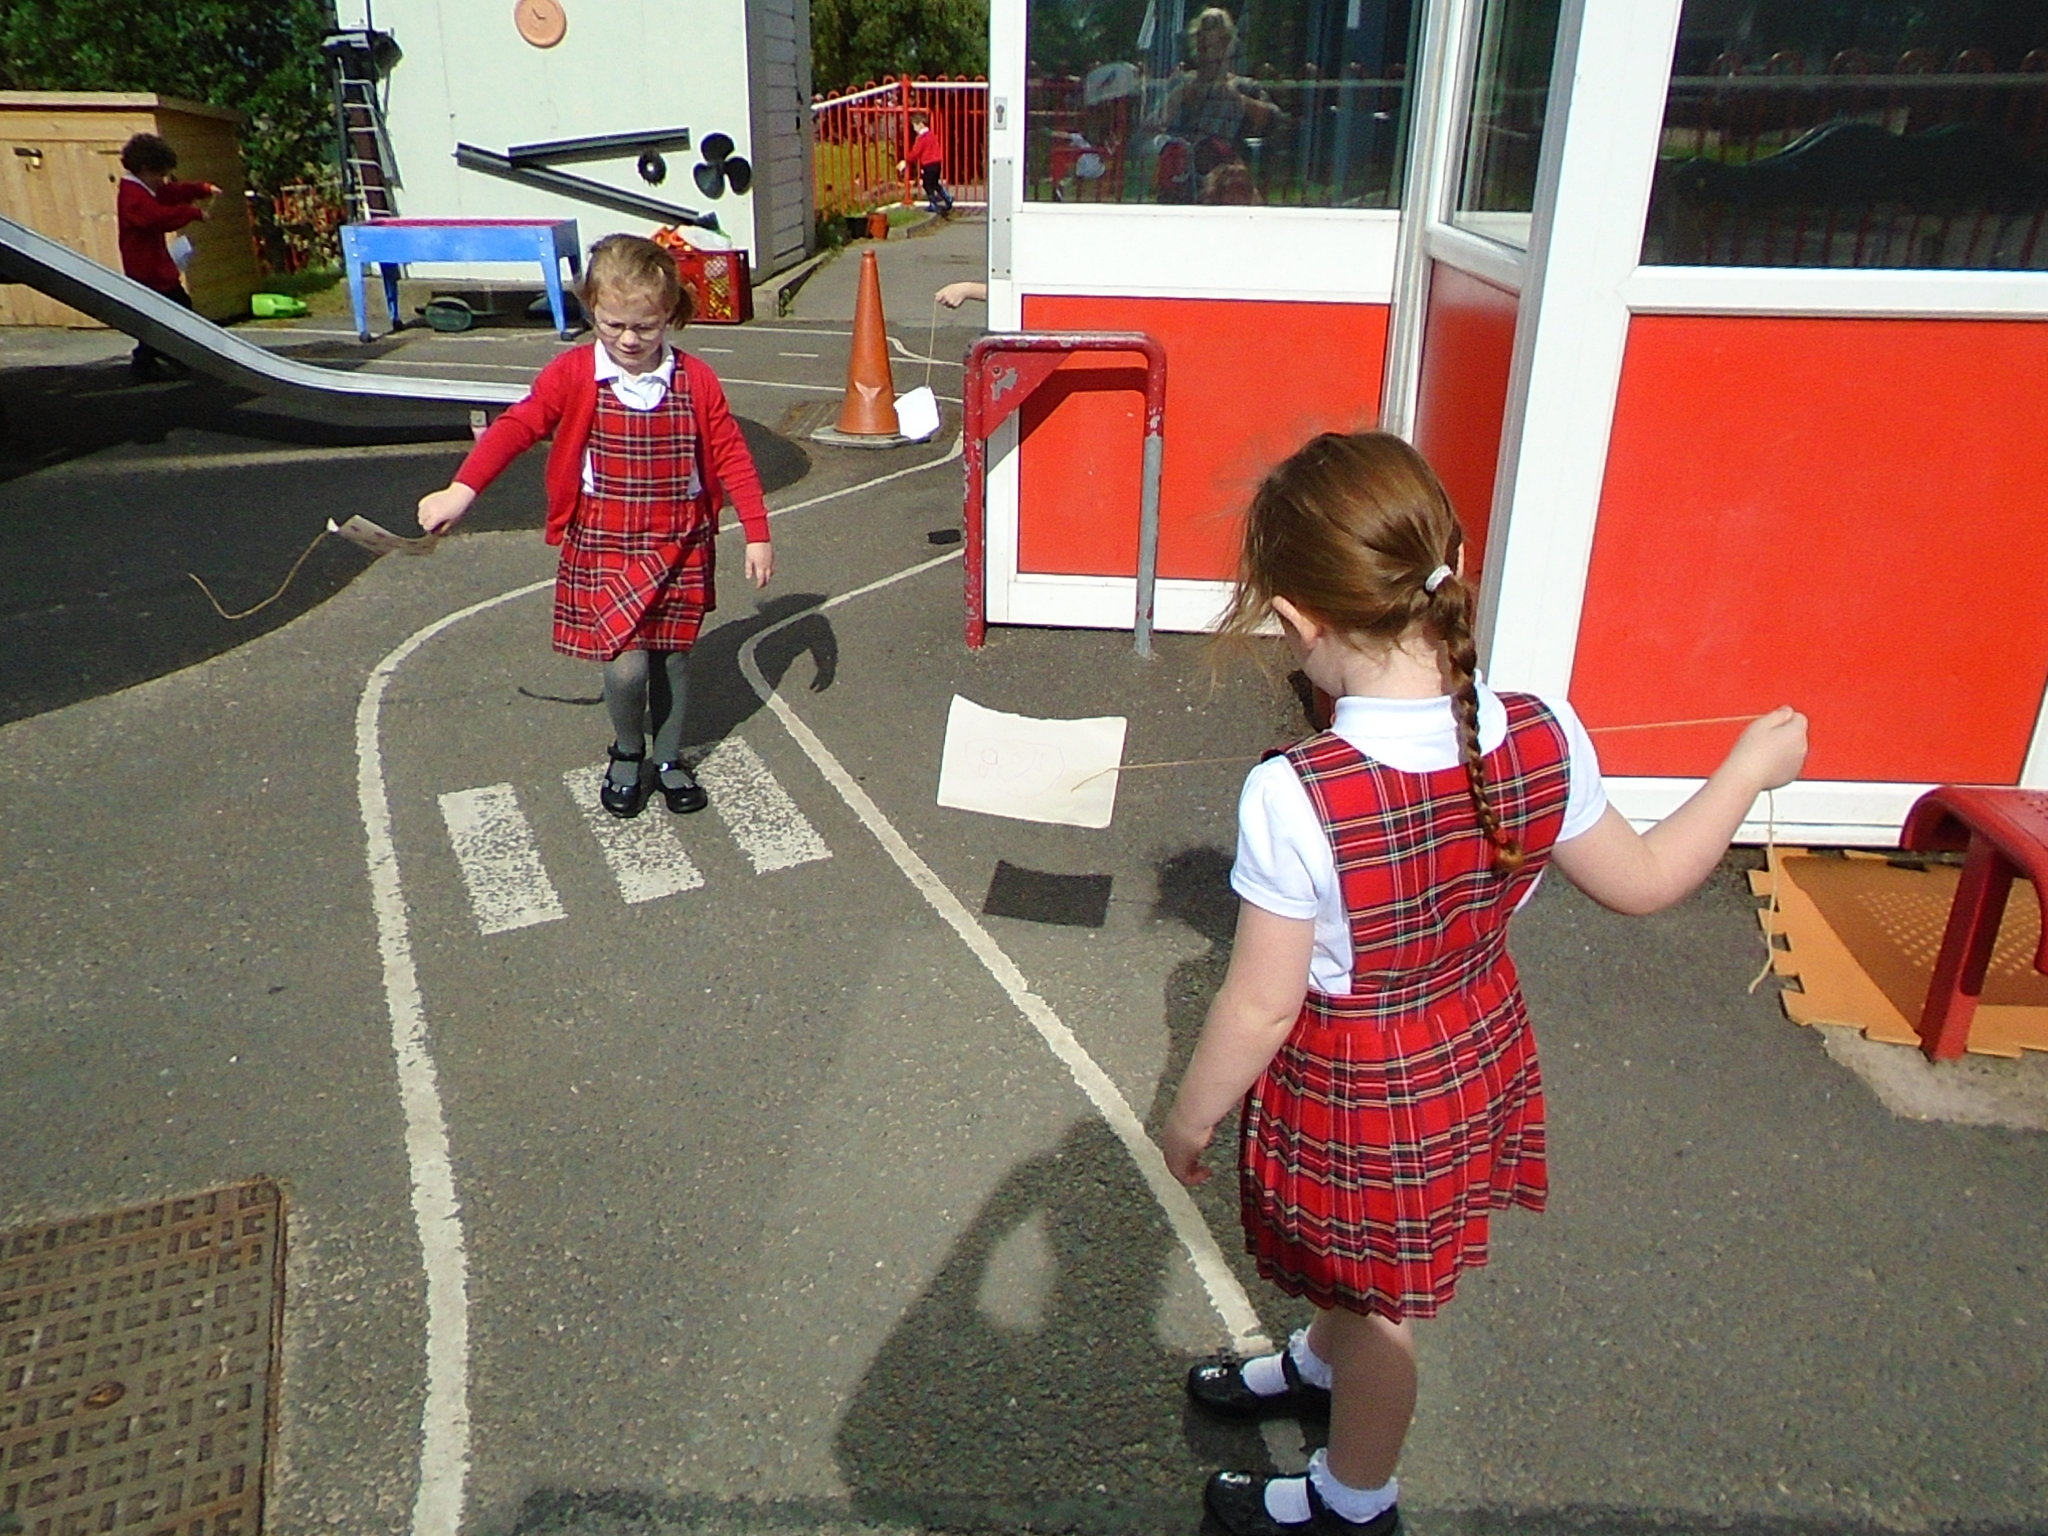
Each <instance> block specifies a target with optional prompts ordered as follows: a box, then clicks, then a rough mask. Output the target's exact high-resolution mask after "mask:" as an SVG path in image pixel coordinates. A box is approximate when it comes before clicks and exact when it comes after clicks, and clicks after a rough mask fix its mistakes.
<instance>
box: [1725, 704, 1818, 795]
mask: <svg viewBox="0 0 2048 1536" xmlns="http://www.w3.org/2000/svg"><path fill="white" fill-rule="evenodd" d="M1805 766H1806V716H1804V715H1802V714H1801V713H1799V711H1798V710H1796V709H1794V708H1793V707H1792V706H1791V705H1789V704H1781V705H1780V706H1779V707H1778V708H1776V709H1774V710H1772V711H1771V712H1770V713H1769V714H1768V715H1759V716H1757V717H1756V719H1754V720H1752V721H1750V722H1749V724H1748V725H1747V726H1745V727H1744V728H1743V732H1742V734H1741V735H1740V736H1739V737H1737V738H1736V741H1735V745H1734V746H1733V747H1732V748H1730V749H1729V752H1728V767H1729V769H1730V770H1731V771H1733V772H1735V773H1738V774H1740V775H1742V776H1743V777H1744V778H1747V779H1749V780H1751V781H1752V782H1753V783H1754V784H1755V785H1756V788H1757V790H1758V791H1759V792H1761V791H1763V790H1767V789H1783V788H1784V787H1785V786H1786V785H1787V784H1790V783H1791V782H1792V781H1793V780H1794V779H1796V778H1798V777H1799V770H1800V769H1801V768H1803V767H1805Z"/></svg>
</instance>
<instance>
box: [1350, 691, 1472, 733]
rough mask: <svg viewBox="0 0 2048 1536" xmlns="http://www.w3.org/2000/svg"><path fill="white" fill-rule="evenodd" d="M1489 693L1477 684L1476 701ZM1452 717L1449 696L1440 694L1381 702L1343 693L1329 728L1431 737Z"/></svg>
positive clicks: (1355, 694)
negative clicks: (1430, 696)
mask: <svg viewBox="0 0 2048 1536" xmlns="http://www.w3.org/2000/svg"><path fill="white" fill-rule="evenodd" d="M1491 692H1492V690H1491V689H1489V688H1488V687H1487V686H1486V684H1485V683H1484V682H1480V683H1479V699H1480V702H1481V703H1482V704H1484V703H1485V702H1486V699H1487V697H1488V695H1489V694H1490V693H1491ZM1450 718H1452V711H1451V696H1450V695H1449V694H1447V693H1440V694H1438V695H1436V697H1434V698H1428V699H1382V698H1374V697H1370V696H1368V695H1365V694H1359V693H1347V694H1345V695H1344V697H1343V698H1341V699H1339V700H1338V701H1337V709H1336V712H1335V714H1334V715H1333V716H1332V717H1331V720H1330V729H1331V730H1333V731H1335V732H1337V734H1338V735H1340V736H1379V737H1388V736H1431V735H1434V734H1436V733H1437V732H1439V731H1441V730H1443V728H1444V723H1445V721H1446V720H1448V719H1450Z"/></svg>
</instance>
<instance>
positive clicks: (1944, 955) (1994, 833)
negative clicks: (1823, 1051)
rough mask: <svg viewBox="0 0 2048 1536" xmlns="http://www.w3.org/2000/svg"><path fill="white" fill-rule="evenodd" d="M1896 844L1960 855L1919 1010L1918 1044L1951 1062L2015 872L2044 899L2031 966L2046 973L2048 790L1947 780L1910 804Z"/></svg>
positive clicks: (1962, 1041)
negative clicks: (1923, 1003) (1951, 898)
mask: <svg viewBox="0 0 2048 1536" xmlns="http://www.w3.org/2000/svg"><path fill="white" fill-rule="evenodd" d="M1899 842H1900V845H1901V846H1902V847H1904V848H1906V849H1907V850H1908V851H1909V852H1913V853H1955V852H1961V853H1962V854H1963V878H1962V882H1961V883H1960V884H1959V885H1957V887H1956V898H1955V901H1954V903H1953V904H1952V905H1951V906H1950V907H1949V910H1948V927H1947V928H1946V929H1945V930H1944V931H1943V933H1942V936H1941V953H1940V954H1939V955H1937V956H1936V957H1935V961H1934V979H1933V980H1932V981H1931V982H1929V983H1928V987H1927V1004H1926V1006H1925V1007H1924V1008H1923V1009H1922V1010H1921V1013H1920V1049H1921V1050H1922V1051H1923V1052H1925V1053H1926V1055H1927V1059H1928V1060H1930V1061H1953V1060H1955V1059H1956V1057H1958V1056H1960V1055H1962V1054H1963V1048H1964V1047H1965V1046H1967V1045H1968V1044H1969V1040H1970V1022H1971V1020H1973V1019H1974V1018H1975V1017H1976V1016H1977V1001H1978V999H1979V998H1980V997H1982V996H1983V994H1984V972H1985V970H1986V969H1987V968H1988V967H1989V965H1990V963H1991V948H1992V945H1993V944H1994V943H1996V942H1997V939H1998V925H1999V923H2000V922H2001V921H2002V920H2003V919H2004V917H2005V902H2006V897H2007V896H2008V895H2009V894H2011V891H2012V882H2013V878H2014V876H2024V877H2025V878H2027V879H2029V880H2031V881H2033V882H2034V895H2035V897H2036V898H2037V899H2039V900H2040V902H2041V904H2042V910H2041V946H2040V948H2039V949H2038V950H2036V951H2035V954H2034V969H2035V970H2037V971H2040V972H2042V973H2044V974H2048V794H2044V793H2043V792H2042V791H2040V790H2037V789H1996V788H1984V787H1981V786H1978V787H1965V786H1962V785H1957V784H1944V785H1943V786H1942V787H1941V788H1939V789H1930V790H1929V791H1928V792H1927V793H1926V794H1924V795H1922V796H1921V797H1920V798H1919V799H1918V800H1917V801H1915V802H1914V803H1913V809H1912V810H1911V811H1910V812H1908V813H1907V815H1906V825H1905V829H1904V831H1902V832H1901V833H1900V835H1899Z"/></svg>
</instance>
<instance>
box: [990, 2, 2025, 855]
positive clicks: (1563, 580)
mask: <svg viewBox="0 0 2048 1536" xmlns="http://www.w3.org/2000/svg"><path fill="white" fill-rule="evenodd" d="M990 79H991V85H990V90H991V103H990V124H991V128H990V132H991V164H990V205H991V208H990V220H991V223H990V236H989V247H990V275H991V295H990V321H991V324H992V325H993V326H994V327H995V328H997V329H1031V330H1061V329H1083V328H1085V329H1090V330H1138V331H1144V332H1147V333H1149V334H1151V335H1152V336H1154V337H1155V338H1157V339H1158V340H1160V341H1161V342H1163V343H1164V344H1165V346H1166V349H1167V352H1168V356H1169V359H1170V369H1169V379H1168V393H1167V408H1166V440H1165V484H1164V494H1163V505H1162V531H1161V543H1160V551H1159V569H1160V575H1161V577H1162V580H1161V583H1160V589H1159V594H1158V616H1159V622H1160V624H1161V626H1162V627H1167V628H1174V627H1178V628H1183V629H1199V628H1201V627H1204V626H1205V625H1207V624H1209V623H1210V622H1212V621H1213V619H1214V617H1215V616H1216V614H1217V611H1218V607H1219V604H1220V601H1221V598H1222V594H1223V592H1224V590H1225V583H1226V581H1227V578H1228V576H1229V574H1230V563H1231V560H1232V556H1233V549H1234V541H1233V530H1234V527H1235V523H1234V517H1235V514H1236V512H1237V511H1238V510H1239V509H1240V508H1241V507H1242V506H1243V505H1244V502H1245V500H1246V498H1247V497H1248V495H1249V493H1250V490H1251V488H1252V486H1253V485H1254V484H1255V482H1256V480H1257V478H1258V476H1259V475H1260V474H1261V473H1262V472H1263V471H1264V469H1265V468H1267V467H1268V466H1270V465H1271V464H1272V463H1274V462H1275V461H1276V460H1278V459H1279V458H1281V457H1283V456H1285V454H1286V453H1288V452H1289V451H1291V450H1292V449H1293V448H1294V447H1296V446H1298V445H1299V444H1300V443H1301V442H1302V441H1304V440H1305V439H1306V438H1307V437H1308V436H1309V435H1310V434H1311V433H1313V432H1314V431H1317V430H1321V429H1345V430H1349V429H1355V428H1359V427H1362V426H1367V425H1372V424H1380V425H1384V426H1385V427H1387V428H1389V429H1391V430H1395V431H1398V432H1400V433H1402V434H1404V435H1406V436H1407V437H1409V438H1410V439H1411V440H1412V441H1414V442H1415V443H1416V444H1417V445H1418V446H1419V447H1420V448H1421V449H1422V450H1423V451H1424V452H1425V453H1426V454H1427V455H1428V456H1429V457H1430V458H1431V459H1432V461H1433V462H1434V463H1435V464H1436V465H1437V466H1438V468H1439V470H1440V471H1441V473H1442V475H1443V478H1444V480H1445V482H1446V485H1447V488H1448V489H1449V491H1450V493H1451V496H1452V498H1453V500H1454V502H1455V503H1456V505H1457V508H1458V511H1459V513H1460V515H1461V517H1462V519H1463V521H1464V523H1465V525H1466V527H1467V529H1468V530H1469V544H1468V550H1467V561H1468V566H1469V567H1471V568H1474V569H1475V570H1476V572H1477V573H1478V575H1479V577H1480V582H1481V593H1482V596H1481V611H1480V625H1481V637H1482V648H1483V656H1484V661H1485V664H1486V666H1487V669H1488V673H1489V676H1490V677H1491V679H1492V680H1493V681H1494V682H1495V683H1496V684H1498V685H1501V686H1507V687H1521V688H1535V689H1539V690H1546V691H1549V690H1554V691H1557V692H1561V693H1566V694H1569V696H1570V697H1571V698H1572V699H1573V700H1574V701H1575V702H1576V703H1577V705H1578V706H1579V708H1580V710H1581V711H1582V713H1583V714H1584V715H1585V717H1586V719H1587V720H1588V722H1589V723H1590V724H1592V725H1594V726H1596V727H1605V728H1609V729H1608V730H1607V731H1606V732H1604V733H1603V734H1602V735H1601V737H1600V741H1601V746H1602V753H1603V758H1604V760H1605V766H1606V768H1607V770H1608V772H1609V774H1610V776H1611V788H1612V791H1613V793H1614V797H1615V799H1616V802H1617V803H1618V804H1619V805H1620V806H1621V808H1622V809H1623V810H1624V811H1625V812H1626V813H1628V814H1630V815H1632V816H1636V817H1639V818H1640V817H1650V816H1655V815H1659V814H1661V813H1663V812H1664V811H1667V810H1669V809H1670V808H1671V807H1672V806H1673V805H1674V804H1676V803H1677V801H1678V800H1679V799H1680V798H1681V797H1682V796H1684V795H1685V794H1686V793H1687V792H1689V791H1690V790H1691V789H1692V788H1693V787H1694V786H1696V785H1697V784H1698V783H1699V782H1700V780H1701V777H1702V776H1703V775H1704V774H1705V773H1706V772H1707V771H1708V770H1709V769H1710V768H1711V767H1712V765H1713V764H1714V763H1715V762H1716V761H1717V760H1718V759H1719V757H1720V755H1721V753H1722V752H1723V751H1724V750H1725V748H1726V746H1727V744H1728V742H1729V740H1730V739H1731V738H1732V736H1733V734H1734V731H1735V729H1736V727H1735V726H1734V725H1732V724H1729V723H1725V722H1722V720H1721V717H1729V716H1740V715H1744V714H1754V713H1760V712H1762V711H1764V710H1766V709H1769V708H1771V707H1772V706H1775V705H1777V704H1779V703H1781V702H1791V703H1795V704H1797V705H1799V706H1801V707H1802V708H1804V709H1806V710H1807V711H1808V712H1809V713H1810V715H1811V716H1812V719H1813V741H1814V748H1813V754H1812V757H1811V760H1810V762H1809V767H1808V777H1807V778H1806V779H1805V780H1803V781H1802V782H1801V783H1800V784H1798V785H1796V786H1794V787H1793V788H1791V789H1788V790H1786V791H1784V792H1782V793H1780V794H1779V795H1778V796H1777V797H1776V827H1777V832H1778V835H1779V836H1780V837H1781V838H1787V839H1790V838H1805V839H1809V840H1813V841H1822V842H1831V843H1843V842H1848V843H1877V844H1888V843H1891V842H1894V841H1895V840H1896V838H1897V834H1898V830H1899V825H1900V821H1901V818H1902V817H1903V814H1904V812H1905V810H1906V808H1907V806H1908V805H1910V804H1911V802H1912V801H1913V799H1914V798H1915V797H1916V796H1917V795H1918V794H1919V793H1920V792H1921V791H1922V790H1923V789H1924V788H1926V787H1927V786H1928V785H1929V784H1931V783H1935V782H1941V781H1958V780H1961V781H1973V782H1982V783H1990V784H2015V783H2017V784H2025V785H2031V786H2035V787H2048V709H2044V694H2048V501H2044V498H2043V496H2042V494H2041V489H2040V487H2041V485H2042V484H2043V483H2044V474H2048V433H2044V432H2042V430H2041V429H2040V423H2041V422H2042V421H2043V420H2044V419H2048V324H2044V322H2048V228H2044V219H2048V4H2044V3H2043V0H2008V3H2005V4H2002V5H1998V6H1986V5H1981V4H1977V3H1974V0H1931V3H1929V0H1921V3H1915V4H1912V5H1906V4H1893V3H1888V0H1869V3H1860V4H1857V5H1853V6H1851V5H1793V4H1779V3H1772V0H1230V3H1229V4H1228V5H1227V6H1217V7H1209V8H1207V9H1204V8H1202V7H1200V6H1199V5H1197V4H1190V3H1186V0H994V3H993V50H992V58H991V71H990ZM1120 368H1121V373H1119V372H1118V370H1119V369H1120ZM1064 371H1065V372H1067V373H1068V374H1070V375H1071V377H1070V378H1069V379H1068V381H1067V383H1068V386H1069V387H1067V388H1064V389H1059V390H1054V389H1049V388H1047V389H1041V390H1040V391H1039V394H1038V396H1037V397H1036V398H1034V399H1033V400H1032V401H1031V402H1030V403H1029V404H1028V405H1027V406H1026V407H1025V409H1024V411H1023V412H1022V413H1021V416H1022V421H1021V427H1022V434H1023V435H1022V439H1021V446H1020V443H1019V438H1018V435H1017V434H1018V423H1016V422H1013V423H1012V424H1010V425H1009V426H1008V427H1006V428H1005V429H1004V435H1002V436H999V437H998V438H997V440H996V441H995V443H994V445H993V447H994V451H995V454H996V458H995V459H994V460H993V462H994V466H995V467H994V469H993V471H992V474H991V481H990V488H989V510H990V521H989V553H988V570H987V580H988V593H987V602H988V616H989V618H990V620H991V621H993V622H1004V621H1007V622H1013V623H1047V624H1073V625H1103V626H1122V625H1127V624H1129V623H1130V622H1131V613H1132V599H1133V571H1134V559H1135V546H1136V510H1137V506H1138V454H1137V451H1136V444H1137V441H1138V437H1139V434H1140V432H1141V430H1142V423H1141V421H1140V419H1139V411H1140V407H1141V397H1140V394H1139V387H1140V378H1139V374H1138V371H1137V370H1136V369H1135V368H1134V367H1124V366H1123V365H1121V364H1120V363H1118V362H1117V360H1115V359H1113V358H1112V359H1109V360H1107V361H1104V360H1101V359H1080V358H1077V359H1075V360H1073V361H1071V362H1069V363H1068V364H1066V365H1065V368H1064ZM1675 721H1701V722H1717V723H1702V724H1697V725H1673V724H1671V722H1675ZM1623 728H1626V729H1623ZM1763 830H1764V829H1763V826H1762V825H1761V824H1760V823H1759V824H1758V825H1755V826H1752V827H1751V828H1750V829H1749V832H1750V834H1751V835H1752V836H1759V837H1760V836H1761V834H1762V832H1763Z"/></svg>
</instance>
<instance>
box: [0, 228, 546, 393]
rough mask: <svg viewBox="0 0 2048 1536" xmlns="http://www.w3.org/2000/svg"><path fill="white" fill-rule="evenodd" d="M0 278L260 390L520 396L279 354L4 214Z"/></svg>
mask: <svg viewBox="0 0 2048 1536" xmlns="http://www.w3.org/2000/svg"><path fill="white" fill-rule="evenodd" d="M0 282H9V283H26V284H28V286H29V287H31V288H34V289H37V290H39V291H40V292H43V293H47V294H48V295H49V296H50V297H51V298H53V299H57V300H59V301H60V302H62V303H65V304H69V305H70V306H71V307H72V308H74V309H81V310H84V311H85V313H87V314H88V315H91V316H92V317H93V319H95V320H98V321H101V322H102V323H104V324H106V325H110V326H112V327H114V329H116V330H118V331H126V332H127V333H128V334H129V335H130V336H133V337H134V338H135V339H136V340H138V341H146V342H148V343H149V344H150V345H151V346H152V347H155V348H156V349H157V350H158V351H159V352H161V353H163V354H164V355H165V356H167V357H174V358H176V359H177V360H178V361H179V362H181V363H183V364H184V365H185V366H186V367H188V368H191V369H193V370H194V371H196V372H199V373H204V374H208V375H210V376H211V377H213V378H216V379H221V380H224V381H226V382H227V383H230V384H239V385H241V386H243V387H244V388H247V389H255V390H260V391H263V392H264V393H275V392H277V391H279V390H285V391H311V392H314V393H316V394H320V395H355V396H358V397H372V398H381V399H387V400H449V401H455V402H459V403H462V404H466V405H510V404H512V403H513V402H514V401H516V400H520V399H523V398H524V397H525V395H526V386H525V385H523V384H489V383H479V382H476V381H473V380H469V379H401V378H394V377H392V376H391V375H390V374H388V373H364V372H347V371H345V370H343V369H339V368H322V367H319V366H317V365H315V364H313V363H302V362H298V361H296V360H295V359H293V358H290V357H281V356H279V355H278V354H277V353H275V352H272V351H270V350H269V349H268V348H267V347H259V346H257V345H256V343H254V342H253V341H246V340H244V339H243V338H242V337H240V336H237V335H235V334H234V333H233V332H232V331H228V330H224V329H222V328H221V327H220V326H217V325H215V324H214V323H213V322H212V321H211V320H204V319H201V318H200V317H199V316H198V315H195V314H194V313H192V311H191V310H189V309H186V308H185V307H184V306H183V305H181V304H174V303H172V302H171V301H170V300H169V299H167V298H165V297H163V295H161V294H158V293H152V292H151V291H150V290H149V289H147V288H145V287H143V286H142V284H140V283H138V282H135V281H134V280H132V279H130V278H127V277H123V276H122V275H121V274H120V273H119V272H114V271H110V270H108V269H107V268H106V267H103V266H101V265H100V264H99V263H98V262H96V261H94V260H93V259H92V258H91V257H89V256H81V255H79V254H78V252H76V251H74V250H72V249H71V248H70V247H69V246H67V245H60V244H58V243H57V242H56V241H55V240H52V239H50V238H49V237H48V236H47V235H39V234H37V233H36V232H35V231H34V230H32V229H29V228H27V227H25V226H23V225H20V224H17V223H15V222H14V221H13V220H12V219H8V218H0Z"/></svg>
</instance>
